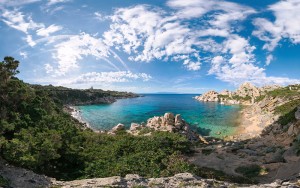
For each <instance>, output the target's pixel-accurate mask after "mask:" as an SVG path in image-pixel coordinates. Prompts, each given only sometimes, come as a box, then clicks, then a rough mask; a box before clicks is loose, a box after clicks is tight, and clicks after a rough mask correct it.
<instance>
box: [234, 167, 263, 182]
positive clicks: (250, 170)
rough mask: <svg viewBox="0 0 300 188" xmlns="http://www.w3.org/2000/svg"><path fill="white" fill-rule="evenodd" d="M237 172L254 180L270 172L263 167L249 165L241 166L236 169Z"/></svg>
mask: <svg viewBox="0 0 300 188" xmlns="http://www.w3.org/2000/svg"><path fill="white" fill-rule="evenodd" d="M235 171H236V172H237V173H239V174H242V175H243V176H244V177H246V178H249V179H253V178H256V177H258V176H261V175H264V174H267V173H268V171H267V169H266V168H264V167H261V166H259V165H247V166H240V167H237V168H236V169H235Z"/></svg>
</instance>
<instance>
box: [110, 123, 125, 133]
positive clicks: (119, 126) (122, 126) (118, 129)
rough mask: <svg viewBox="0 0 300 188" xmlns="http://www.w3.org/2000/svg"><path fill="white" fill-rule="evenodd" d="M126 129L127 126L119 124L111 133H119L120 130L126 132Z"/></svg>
mask: <svg viewBox="0 0 300 188" xmlns="http://www.w3.org/2000/svg"><path fill="white" fill-rule="evenodd" d="M124 129H125V125H123V124H121V123H119V124H118V125H116V126H114V127H113V128H112V129H111V132H113V133H114V132H117V131H120V130H124Z"/></svg>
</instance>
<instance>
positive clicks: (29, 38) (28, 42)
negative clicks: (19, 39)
mask: <svg viewBox="0 0 300 188" xmlns="http://www.w3.org/2000/svg"><path fill="white" fill-rule="evenodd" d="M26 42H27V44H28V45H29V46H31V47H34V46H35V45H36V42H35V41H34V40H32V36H31V35H27V36H26Z"/></svg>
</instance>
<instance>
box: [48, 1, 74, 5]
mask: <svg viewBox="0 0 300 188" xmlns="http://www.w3.org/2000/svg"><path fill="white" fill-rule="evenodd" d="M70 1H71V0H48V5H55V4H58V3H66V2H70Z"/></svg>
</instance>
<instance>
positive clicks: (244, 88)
mask: <svg viewBox="0 0 300 188" xmlns="http://www.w3.org/2000/svg"><path fill="white" fill-rule="evenodd" d="M260 93H261V89H259V88H257V87H256V86H254V85H253V84H251V83H249V82H246V83H243V84H242V85H240V87H239V88H238V89H237V90H236V92H234V95H237V96H239V97H247V96H250V97H258V96H260Z"/></svg>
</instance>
